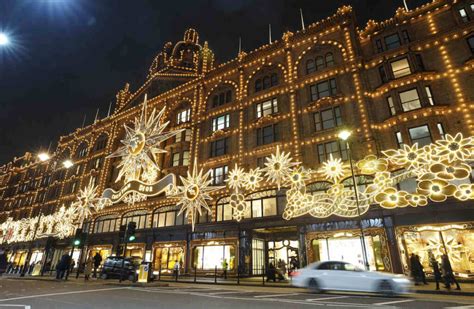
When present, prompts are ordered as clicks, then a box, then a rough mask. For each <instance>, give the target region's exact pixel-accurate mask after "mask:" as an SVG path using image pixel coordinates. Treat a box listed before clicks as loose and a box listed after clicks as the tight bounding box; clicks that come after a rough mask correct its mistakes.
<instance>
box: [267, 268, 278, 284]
mask: <svg viewBox="0 0 474 309" xmlns="http://www.w3.org/2000/svg"><path fill="white" fill-rule="evenodd" d="M270 280H273V282H276V268H275V266H273V263H270V264H269V265H268V269H267V282H268V281H270Z"/></svg>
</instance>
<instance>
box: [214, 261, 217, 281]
mask: <svg viewBox="0 0 474 309" xmlns="http://www.w3.org/2000/svg"><path fill="white" fill-rule="evenodd" d="M214 283H217V265H216V267H215V268H214Z"/></svg>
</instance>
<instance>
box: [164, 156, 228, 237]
mask: <svg viewBox="0 0 474 309" xmlns="http://www.w3.org/2000/svg"><path fill="white" fill-rule="evenodd" d="M179 178H180V179H181V182H182V184H183V185H182V186H176V188H175V189H174V190H172V191H171V192H173V191H174V194H173V196H172V197H176V198H178V199H179V201H178V206H181V209H180V211H179V214H178V215H181V214H182V213H185V214H186V216H187V217H188V218H189V217H190V218H191V224H192V230H193V231H194V225H195V223H196V217H197V215H198V214H199V215H202V211H203V209H205V210H207V211H208V212H211V209H210V208H209V205H207V201H206V200H211V199H212V198H211V196H210V195H209V193H211V192H213V191H217V190H220V189H222V188H224V186H211V184H212V179H208V178H209V173H203V170H202V169H200V170H199V172H198V170H197V160H194V166H193V172H192V174H191V173H189V171H188V175H187V177H182V176H180V177H179Z"/></svg>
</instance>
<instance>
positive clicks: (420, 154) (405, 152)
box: [382, 143, 428, 169]
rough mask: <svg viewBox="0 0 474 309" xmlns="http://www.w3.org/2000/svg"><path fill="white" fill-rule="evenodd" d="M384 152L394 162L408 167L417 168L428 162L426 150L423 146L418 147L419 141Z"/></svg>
mask: <svg viewBox="0 0 474 309" xmlns="http://www.w3.org/2000/svg"><path fill="white" fill-rule="evenodd" d="M382 153H383V154H384V155H386V156H387V157H388V159H389V160H390V161H391V162H392V163H393V164H396V165H401V166H404V167H406V168H408V169H417V168H418V167H420V166H422V165H424V164H426V163H428V161H427V155H426V152H425V150H424V149H423V148H418V143H415V144H413V145H412V146H408V145H406V144H404V145H403V147H402V148H401V149H398V150H394V149H389V150H385V151H382Z"/></svg>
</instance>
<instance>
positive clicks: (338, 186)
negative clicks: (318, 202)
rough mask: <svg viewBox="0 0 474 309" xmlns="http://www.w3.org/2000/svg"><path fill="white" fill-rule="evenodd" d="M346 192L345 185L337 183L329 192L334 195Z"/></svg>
mask: <svg viewBox="0 0 474 309" xmlns="http://www.w3.org/2000/svg"><path fill="white" fill-rule="evenodd" d="M343 192H344V185H343V184H341V183H335V184H333V185H332V186H331V187H330V188H329V189H328V194H329V195H330V196H332V197H336V196H340V195H341V194H342V193H343Z"/></svg>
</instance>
